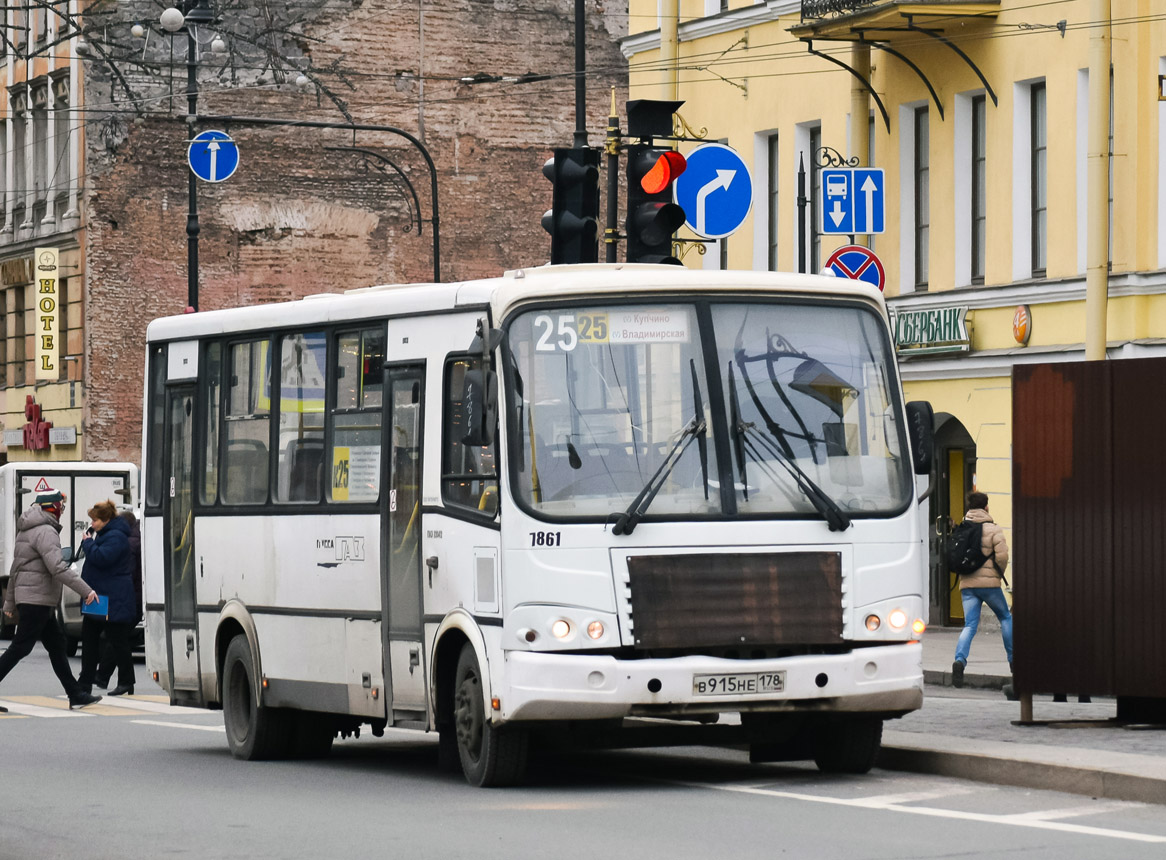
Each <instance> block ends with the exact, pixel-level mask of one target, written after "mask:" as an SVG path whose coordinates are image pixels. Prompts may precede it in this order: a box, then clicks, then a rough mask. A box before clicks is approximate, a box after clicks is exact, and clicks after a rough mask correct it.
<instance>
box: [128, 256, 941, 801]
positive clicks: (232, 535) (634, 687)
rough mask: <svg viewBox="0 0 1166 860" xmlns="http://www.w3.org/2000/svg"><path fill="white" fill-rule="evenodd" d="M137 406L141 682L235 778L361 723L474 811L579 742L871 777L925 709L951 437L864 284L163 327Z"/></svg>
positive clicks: (594, 285)
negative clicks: (934, 438) (944, 467)
mask: <svg viewBox="0 0 1166 860" xmlns="http://www.w3.org/2000/svg"><path fill="white" fill-rule="evenodd" d="M146 388H147V393H146V397H147V402H146V409H147V421H146V427H145V434H144V436H145V438H144V443H143V444H144V451H145V454H144V470H145V478H144V517H143V519H144V527H143V530H142V534H143V548H144V549H143V553H144V565H145V571H146V573H145V580H146V581H145V589H146V595H145V599H146V616H147V659H148V665H149V668H150V670H151V671H152V673H153V674H154V676H155V678H156V679H157V681H158V682H159V683H160V684H161V686H162V687H163V688H164V689H165V690H167V691H168V692H169V694H170V699H171V701H172V702H173V703H175V704H183V705H194V706H205V707H208V708H222V710H223V712H224V721H225V724H226V732H227V741H228V744H229V746H230V749H231V752H232V753H233V754H234V755H235V756H236V757H238V758H242V759H261V758H273V757H288V756H314V755H321V754H324V753H327V752H328V750H329V749H330V748H331V745H332V742H333V738H334V736H335V735H336V734H340V735H341V736H345V737H346V736H349V735H350V734H352V733H354V732H358V731H359V729H360V728H361V726H362V725H368V726H370V727H371V730H372V732H373V734H376V735H380V734H381V733H382V732H383V730H384V728H385V727H386V726H396V727H408V728H415V729H420V730H425V731H436V732H438V733H439V759H440V761H441V763H442V765H443V766H446V767H453V768H456V767H457V766H458V765H459V764H460V766H461V768H462V769H463V770H464V772H465V775H466V777H467V779H468V780H469V781H470V782H471V783H472V784H475V785H482V786H484V785H499V784H508V783H513V782H516V781H518V780H519V779H520V778H521V777H522V774H523V770H524V767H525V764H526V761H527V753H528V749H529V748H530V745H531V744H532V742H534V743H538V742H542V741H544V740H546V739H550V740H557V741H562V740H564V739H572V738H586V739H588V741H589V742H590V741H592V740H595V741H596V742H604V743H622V744H625V745H627V744H631V745H651V744H654V743H676V742H680V741H681V739H683V742H685V743H690V742H692V741H693V739H694V738H700V737H703V738H706V739H707V740H708V742H710V743H722V742H724V743H741V744H748V745H749V748H750V750H751V754H752V757H753V759H754V760H757V761H774V760H787V759H798V758H803V759H809V758H812V759H815V760H816V761H817V763H818V765H819V767H821V768H823V769H825V770H830V771H850V772H863V771H865V770H867V769H869V768H870V767H871V765H872V763H873V761H874V758H875V755H876V753H877V751H878V747H879V743H880V739H881V734H882V722H883V720H884V719H887V718H894V717H898V716H901V715H903V714H906V713H908V712H910V711H911V710H913V709H915V708H918V707H919V706H920V705H921V703H922V697H923V677H922V668H921V647H920V644H919V641H918V640H919V635H920V633H921V632H922V630H923V628H924V621H925V616H924V613H925V607H926V605H927V604H926V600H925V593H924V589H925V570H926V561H927V558H926V552H927V550H926V545H925V541H924V529H923V524H922V517H921V514H920V507H919V503H918V501H917V497H918V496H919V495H920V494H921V492H924V491H925V486H926V479H925V478H923V477H917V475H919V476H922V475H925V474H927V473H928V472H929V469H930V441H931V440H930V427H931V423H930V407H928V406H927V405H926V404H910V405H905V404H904V403H903V401H902V393H901V386H900V383H899V379H898V376H897V372H896V368H895V361H894V352H893V349H892V345H891V336H890V330H889V327H888V323H887V314H886V310H885V307H884V304H883V301H882V297H881V295H880V294H879V293H878V291H876V290H874V289H872V288H869V287H868V286H866V285H864V284H860V283H857V282H852V281H845V280H840V279H834V278H826V277H819V276H797V275H783V274H774V273H761V272H730V271H725V272H705V271H689V270H685V269H683V268H679V267H675V266H644V265H631V266H628V265H611V266H603V265H599V266H555V267H544V268H539V269H528V270H519V271H514V272H509V273H507V274H506V275H505V276H503V277H500V278H495V279H489V280H480V281H471V282H467V283H459V284H426V285H413V286H380V287H370V288H366V289H357V290H352V291H349V292H347V293H345V294H342V295H340V294H329V295H320V296H313V297H310V298H307V299H304V300H302V301H296V302H289V303H286V304H279V305H267V306H262V307H247V308H239V309H235V310H224V311H213V312H209V313H199V314H191V315H186V316H179V317H171V318H167V319H160V320H156V321H154V322H153V323H151V324H150V326H149V329H148V362H147V384H146ZM909 436H913V437H914V439H913V440H912V441H910V442H909Z"/></svg>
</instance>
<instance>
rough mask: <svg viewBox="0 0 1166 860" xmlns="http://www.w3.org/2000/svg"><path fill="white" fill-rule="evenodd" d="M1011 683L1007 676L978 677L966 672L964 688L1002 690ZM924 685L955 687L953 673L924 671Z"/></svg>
mask: <svg viewBox="0 0 1166 860" xmlns="http://www.w3.org/2000/svg"><path fill="white" fill-rule="evenodd" d="M1011 681H1012V679H1011V678H1009V677H1008V676H1006V675H978V674H973V673H971V672H964V687H971V688H972V689H975V690H1000V689H1003V687H1004V685H1005V684H1008V683H1010V682H1011ZM923 683H924V684H931V685H933V686H936V687H953V688H954V687H955V684H953V683H952V682H951V672H950V671H943V670H940V669H924V670H923Z"/></svg>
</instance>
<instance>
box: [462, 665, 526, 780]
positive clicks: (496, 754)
mask: <svg viewBox="0 0 1166 860" xmlns="http://www.w3.org/2000/svg"><path fill="white" fill-rule="evenodd" d="M453 711H454V725H453V729H454V735H455V737H456V738H457V751H458V758H460V759H461V763H462V772H463V773H465V775H466V779H467V780H468V781H469V783H470V785H475V786H478V787H479V788H486V787H489V786H498V785H514V784H516V783H518V782H519V781H521V779H522V777H523V775H524V774H525V773H526V761H527V753H528V751H529V748H530V736H529V734H528V733H527V731H526V730H525V729H522V728H516V727H514V726H505V727H498V726H495V725H493V724H492V723H491V722H490V719H489V715H488V714H487V713H486V702H485V698H484V692H483V682H482V671H481V668H480V667H479V666H478V657H477V655H476V654H475V653H474V648H473V646H472V645H470V644H468V643H467V644H466V645H464V646H463V647H462V652H461V654H460V655H459V656H458V661H457V671H456V672H455V674H454V686H453Z"/></svg>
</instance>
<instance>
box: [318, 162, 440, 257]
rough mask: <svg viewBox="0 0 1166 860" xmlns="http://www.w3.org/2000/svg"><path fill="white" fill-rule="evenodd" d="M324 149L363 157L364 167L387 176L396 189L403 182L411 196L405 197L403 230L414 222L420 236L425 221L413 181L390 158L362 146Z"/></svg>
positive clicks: (410, 226) (406, 229) (409, 228)
mask: <svg viewBox="0 0 1166 860" xmlns="http://www.w3.org/2000/svg"><path fill="white" fill-rule="evenodd" d="M324 149H325V150H327V151H329V152H347V153H350V154H352V155H355V156H358V157H359V158H361V159H363V161H364V165H365V167H369V168H372V169H373V170H375V171H377V172H378V173H380V174H381V175H382V176H385V177H387V178H388V180H389V181H390V182H392V183H393V185H395V186H397V187H398V189H399V188H400V186H401V184H402V183H404V185H405V187H406V188H407V189H409V194H410V196H411V197H412V200H411V201H410V199H409V197H406V198H405V205H406V206H407V207H408V209H409V223H408V224H406V225H405V227H404V231H405V232H406V233H408V232H410V231H412V229H413V225H414V224H416V225H417V235H418V236H420V235H422V234H423V232H424V231H423V230H422V224H424V223H425V222H424V221H423V220H422V218H421V201H420V200H419V199H418V197H417V189H415V188H414V187H413V183H412V182H410V181H409V177H408V176H406V175H405V172H404V171H403V170H401V168H400V167H398V166H397V164H396V163H395V162H394V161H393V160H392V159H390V158H389V157H388V156H386V155H384V154H383V153H380V152H377V151H376V150H375V149H366V148H365V147H363V146H325V147H324ZM386 166H388V167H390V168H392V169H393V171H394V172H395V173H396V176H392V175H391V174H390V173H389V172H388V171H387V170H386V169H385V167H386ZM402 196H403V195H402Z"/></svg>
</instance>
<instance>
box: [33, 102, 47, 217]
mask: <svg viewBox="0 0 1166 860" xmlns="http://www.w3.org/2000/svg"><path fill="white" fill-rule="evenodd" d="M48 137H49V88H48V85H47V84H46V83H41V84H39V85H38V86H35V87H33V90H32V172H33V188H34V190H35V193H34V196H33V201H34V203H33V222H34V224H40V222H41V220H42V219H43V218H44V217H45V201H46V200H48V187H49V175H48V172H49V165H48V161H49V159H48Z"/></svg>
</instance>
